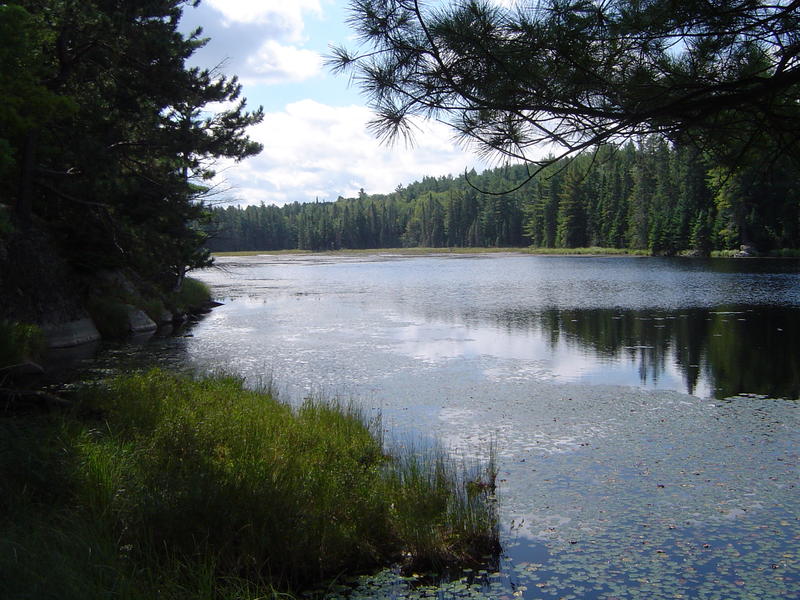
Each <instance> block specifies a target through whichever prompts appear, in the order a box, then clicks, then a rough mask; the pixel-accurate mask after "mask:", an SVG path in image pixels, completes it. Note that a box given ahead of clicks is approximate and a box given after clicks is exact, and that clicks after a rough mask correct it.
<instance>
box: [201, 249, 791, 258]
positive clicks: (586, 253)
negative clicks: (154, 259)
mask: <svg viewBox="0 0 800 600" xmlns="http://www.w3.org/2000/svg"><path fill="white" fill-rule="evenodd" d="M733 252H734V251H733V250H715V251H714V252H712V253H711V255H710V256H693V255H687V254H683V255H681V254H678V255H675V256H672V257H665V256H660V255H653V254H651V253H650V251H649V250H641V249H640V250H636V249H627V248H601V247H588V248H530V247H528V248H515V247H510V248H495V247H490V248H484V247H463V248H462V247H458V248H456V247H453V248H342V249H340V250H298V249H293V250H238V251H230V252H213V253H212V256H214V257H220V258H222V257H236V256H282V255H290V256H294V255H296V256H364V255H377V254H393V255H398V256H430V255H439V254H464V255H472V254H520V255H525V254H527V255H532V256H581V257H587V258H591V257H616V256H619V257H634V258H686V259H696V258H703V259H708V258H714V259H716V258H725V259H729V258H736V259H742V258H747V259H753V258H756V259H758V258H770V259H775V258H788V259H795V260H797V259H798V258H800V250H798V251H797V252H798V254H797V256H791V255H788V254H790V253H792V252H795V251H794V250H782V251H778V252H779V254H778V255H761V256H746V257H743V256H734V255H733V254H732V253H733Z"/></svg>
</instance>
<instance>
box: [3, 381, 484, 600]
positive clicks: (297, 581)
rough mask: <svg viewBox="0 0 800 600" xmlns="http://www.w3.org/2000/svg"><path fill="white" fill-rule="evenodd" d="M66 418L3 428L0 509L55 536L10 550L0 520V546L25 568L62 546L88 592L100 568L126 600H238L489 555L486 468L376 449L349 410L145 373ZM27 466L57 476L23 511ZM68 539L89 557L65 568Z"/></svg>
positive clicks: (29, 496) (369, 430)
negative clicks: (27, 459)
mask: <svg viewBox="0 0 800 600" xmlns="http://www.w3.org/2000/svg"><path fill="white" fill-rule="evenodd" d="M81 410H82V415H83V416H80V417H70V418H68V419H66V420H62V421H60V422H57V423H55V422H54V423H49V424H48V425H47V427H45V426H44V425H41V426H37V427H38V428H39V429H42V428H44V429H43V430H44V431H47V435H44V434H43V433H42V431H39V430H31V432H30V435H27V434H25V433H24V429H25V428H22V429H20V428H19V427H17V428H16V429H14V428H12V429H14V431H15V432H16V433H15V434H14V435H11V436H10V437H9V439H12V440H16V441H14V442H13V443H12V444H11V445H10V446H9V448H8V450H7V451H6V452H0V469H4V470H5V471H13V470H14V469H16V471H15V475H14V477H10V478H8V480H7V481H8V483H7V486H6V487H7V488H8V489H3V490H0V491H2V492H3V493H4V496H5V498H7V499H8V500H6V502H5V503H6V504H7V506H6V507H5V508H7V509H9V510H11V509H12V508H13V511H14V512H17V513H18V514H20V515H22V516H23V518H22V522H25V520H26V519H27V520H29V521H30V522H31V527H30V528H32V529H33V530H37V531H46V530H47V527H52V528H53V530H54V531H55V532H56V534H55V535H53V536H51V537H50V538H49V539H48V536H46V535H44V536H42V537H41V538H39V537H37V536H33V537H31V538H28V539H27V540H26V541H25V543H22V542H21V541H20V538H19V536H17V535H16V534H15V533H14V531H16V529H15V528H16V525H14V526H11V523H12V521H9V522H8V523H6V524H5V525H0V527H5V528H6V531H0V538H5V539H10V540H17V542H14V541H12V542H10V543H11V544H12V545H13V544H17V546H19V548H23V547H24V552H23V551H22V550H18V551H17V552H16V555H20V553H22V554H24V553H28V554H29V555H30V556H31V560H26V564H28V565H34V566H32V567H31V568H32V569H34V570H35V569H36V568H39V569H48V568H49V567H48V566H47V565H48V564H49V563H52V562H53V561H54V560H56V561H58V560H59V559H58V558H56V557H57V556H59V555H60V554H61V553H62V552H63V554H64V556H63V560H64V561H65V564H66V565H67V567H66V570H67V571H75V572H77V573H79V574H80V576H79V578H84V577H88V578H89V579H91V580H92V582H93V583H92V585H95V584H96V585H97V586H99V588H101V589H105V588H104V586H105V587H107V586H108V585H109V584H108V582H107V581H106V579H105V576H106V574H108V573H112V574H114V577H112V578H111V579H113V580H114V581H123V582H125V581H126V582H130V583H131V585H130V590H129V592H130V593H132V594H134V595H133V596H130V597H136V594H137V593H139V591H141V590H150V591H152V590H153V589H158V590H161V592H159V595H160V596H161V597H169V598H172V597H175V598H182V597H209V598H212V597H231V598H234V597H235V598H240V597H241V598H245V597H250V594H251V593H252V594H253V595H259V594H260V595H264V594H267V595H270V594H273V593H275V592H274V590H300V589H303V588H307V587H309V586H315V585H318V584H319V583H320V582H324V581H325V580H327V579H328V578H331V577H335V576H337V575H339V574H342V573H353V572H361V571H365V570H368V569H371V568H374V567H376V566H378V565H382V564H388V563H391V562H405V563H407V564H408V565H415V566H417V565H425V566H433V567H443V566H446V565H447V564H451V563H453V562H464V561H467V562H471V561H476V560H480V557H481V556H482V555H484V554H486V553H488V552H491V551H493V550H496V544H497V531H496V518H495V509H494V504H493V500H492V498H491V493H492V488H493V475H494V471H493V467H492V466H491V465H487V466H484V467H483V468H482V470H480V471H475V470H474V469H473V470H470V471H468V470H467V469H466V468H462V467H459V466H458V464H457V463H455V462H453V461H451V460H450V459H449V458H448V457H447V455H446V454H445V453H443V452H441V451H438V452H433V453H431V452H428V453H423V454H420V453H407V454H402V455H391V456H390V455H387V454H386V452H385V449H384V447H383V443H382V440H381V437H380V431H381V428H380V424H379V423H378V422H372V423H370V422H367V421H366V420H365V419H364V417H363V416H362V415H361V414H360V413H359V411H358V410H357V409H355V408H353V407H349V406H342V405H335V404H328V403H322V402H318V401H308V402H306V403H305V404H304V405H302V406H301V407H299V408H296V409H295V408H292V407H290V406H288V405H286V404H283V403H281V402H278V401H277V400H275V399H274V398H273V397H272V396H271V395H269V394H267V393H263V392H257V391H249V390H245V389H243V388H242V386H241V382H240V381H239V380H238V379H236V378H231V377H215V378H206V379H199V380H194V379H189V378H186V377H182V376H177V375H173V374H169V373H165V372H163V371H151V372H149V373H146V374H138V375H131V376H127V377H123V378H119V379H116V380H113V381H111V382H110V383H109V384H108V385H107V386H104V387H102V388H101V387H98V388H95V389H93V390H92V391H90V392H88V393H87V394H86V396H85V398H84V399H83V403H82V409H81ZM87 415H88V416H87ZM20 432H23V433H20ZM26 440H28V443H31V444H37V443H38V442H37V440H45V443H41V444H38V450H36V452H34V455H36V456H39V458H37V459H35V461H34V464H32V465H31V467H32V468H30V469H23V470H21V471H20V470H19V469H17V468H16V467H13V465H14V462H15V460H16V457H18V456H19V455H20V454H24V453H25V452H24V450H22V449H21V448H22V447H24V446H25V443H26ZM36 465H42V469H44V471H43V472H46V473H49V475H48V476H47V478H48V479H50V480H51V481H54V482H56V483H54V484H53V485H52V488H51V490H50V491H49V492H48V494H49V496H47V497H46V498H47V499H45V500H43V501H41V502H40V503H39V504H38V505H37V503H36V502H34V498H36V497H39V493H38V492H36V490H37V489H39V488H42V486H41V482H39V483H36V481H33V482H31V481H29V479H31V478H33V479H34V480H35V479H36V477H37V475H36V474H35V473H36V471H38V467H37V466H36ZM26 472H27V473H28V474H29V475H30V477H28V476H26ZM0 474H2V475H5V473H4V472H2V471H0ZM0 504H3V501H0ZM48 507H49V508H52V509H54V510H53V512H54V513H57V512H62V511H63V509H64V508H65V507H68V508H69V510H68V516H67V517H65V518H64V519H62V520H61V521H58V520H55V521H54V520H53V519H51V518H49V516H48V518H47V519H45V521H46V522H47V523H48V525H46V526H45V525H42V524H41V523H42V521H41V515H42V514H45V515H49V512H50V511H48V510H47V508H48ZM56 507H59V508H58V509H56ZM0 508H2V506H0ZM26 515H27V516H26ZM30 515H34V517H30ZM13 522H14V523H17V524H18V523H20V519H14V520H13ZM85 523H91V524H92V527H91V528H87V527H85V525H84V524H85ZM71 528H75V529H78V530H79V531H80V535H77V536H71V535H69V533H68V532H69V531H70V529H71ZM59 532H60V533H59ZM86 536H88V538H89V539H86V540H85V541H80V540H81V539H82V537H86ZM58 540H62V541H60V542H59V541H58ZM73 543H77V544H79V545H80V546H81V547H83V548H85V549H87V548H92V549H93V550H92V551H91V552H90V554H92V555H93V556H95V557H98V561H99V563H94V562H92V561H91V560H90V561H89V563H88V564H83V563H80V561H78V562H79V564H74V563H75V560H76V557H77V556H78V555H80V556H85V554H86V552H85V551H84V553H83V554H81V553H80V552H76V551H75V550H74V549H70V548H71V544H73ZM15 547H16V546H15ZM4 553H6V554H7V553H8V550H7V549H4ZM35 556H39V557H41V558H35ZM7 559H8V556H6V557H5V558H4V557H3V556H2V555H0V580H2V579H3V577H5V576H6V575H8V574H9V573H12V571H13V569H12V568H11V567H12V566H13V565H14V564H16V563H15V562H14V561H11V563H9V562H8V561H7ZM35 565H39V566H38V567H36V566H35ZM120 574H124V577H123V576H121V575H120ZM31 577H33V575H31ZM65 577H66V575H65ZM28 579H30V577H28ZM120 585H122V584H120ZM126 585H127V584H126ZM87 587H91V586H88V585H87ZM123 587H124V586H123ZM137 590H138V591H137ZM164 590H169V592H168V593H166V595H165V593H163V591H164ZM0 592H2V589H0ZM129 592H125V593H124V594H123V593H122V592H120V593H119V594H118V595H119V597H128V596H127V595H126V594H128V593H129ZM115 593H116V592H115ZM0 596H2V594H0ZM100 596H102V594H100V595H98V597H100ZM3 597H9V598H12V597H17V596H14V595H7V596H3ZM18 597H23V596H18ZM86 597H92V596H90V595H89V596H86ZM140 597H147V595H146V594H145V593H144V592H143V593H142V596H140Z"/></svg>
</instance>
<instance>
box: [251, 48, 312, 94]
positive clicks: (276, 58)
mask: <svg viewBox="0 0 800 600" xmlns="http://www.w3.org/2000/svg"><path fill="white" fill-rule="evenodd" d="M247 67H248V68H247V70H246V75H244V76H243V80H244V82H245V83H247V82H248V81H253V82H254V83H294V82H299V81H304V80H306V79H310V78H311V77H314V76H315V75H318V74H319V73H320V71H321V70H322V56H320V55H319V53H317V52H314V51H312V50H305V49H303V48H298V47H296V46H284V45H283V44H280V43H279V42H276V41H275V40H267V41H266V42H264V43H263V44H262V45H261V47H260V48H259V49H258V51H257V52H256V53H255V54H254V55H252V56H250V57H248V59H247Z"/></svg>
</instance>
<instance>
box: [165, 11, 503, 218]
mask: <svg viewBox="0 0 800 600" xmlns="http://www.w3.org/2000/svg"><path fill="white" fill-rule="evenodd" d="M496 1H498V2H501V3H502V2H503V0H496ZM347 5H348V1H347V0H204V1H203V2H202V3H201V4H200V5H199V6H198V7H197V8H191V7H190V6H187V7H186V8H185V9H184V16H183V21H182V24H181V28H182V30H184V31H190V30H192V29H194V28H195V27H197V26H201V27H202V28H203V35H204V36H205V37H208V38H210V41H209V42H208V44H207V45H206V46H205V47H204V48H202V49H200V50H198V51H197V53H196V54H195V55H194V56H193V57H192V60H191V62H190V64H191V65H192V66H201V67H209V68H210V67H215V66H218V65H219V66H221V69H222V71H223V72H224V73H225V74H227V75H237V76H238V77H239V80H240V82H241V83H242V84H243V96H245V97H246V98H247V101H248V108H251V109H254V108H257V107H258V106H263V108H264V120H263V122H262V123H260V124H259V125H256V126H254V127H252V128H250V129H249V135H250V137H251V139H254V140H256V141H258V142H260V143H261V144H263V145H264V150H263V152H262V153H261V154H260V155H258V156H256V157H252V158H249V159H246V160H245V161H242V162H240V163H232V162H228V163H223V164H221V165H220V168H219V169H218V171H219V173H220V177H221V178H224V182H221V185H220V187H221V189H223V190H225V191H223V192H222V193H221V194H220V195H219V196H218V197H217V198H216V199H215V201H225V202H228V203H231V204H239V205H245V204H260V203H261V202H263V203H265V204H277V205H283V204H286V203H288V202H295V201H297V202H309V201H311V202H313V201H315V200H319V201H329V200H336V199H337V198H338V197H339V196H343V197H353V196H356V195H358V192H359V190H361V189H363V190H364V191H366V192H367V193H369V194H377V193H388V192H392V191H394V190H395V189H396V188H397V187H398V186H399V185H407V184H409V183H412V182H413V181H417V180H420V179H422V177H424V176H426V175H427V176H437V177H438V176H441V175H448V174H453V175H458V174H460V173H463V172H464V170H465V169H471V168H476V169H477V170H478V171H481V170H483V169H485V168H486V167H487V166H488V165H486V164H485V163H482V162H481V161H480V159H479V158H478V157H477V156H474V155H472V154H470V153H469V152H468V151H467V150H466V149H464V148H460V147H459V146H458V144H457V143H456V142H455V140H454V137H453V132H452V131H451V130H450V129H449V128H448V127H446V126H445V125H443V124H441V123H436V122H423V121H420V123H419V127H420V129H419V131H418V133H417V135H416V139H415V144H414V146H413V147H407V146H405V145H404V144H403V143H402V142H399V143H397V144H395V145H394V146H387V145H385V144H381V143H380V142H379V141H378V140H377V139H375V137H374V136H373V135H372V134H371V133H370V132H369V131H368V130H367V127H366V124H367V122H368V121H369V120H370V119H371V118H372V113H371V112H370V110H369V109H368V108H367V107H366V104H365V99H364V98H363V97H362V96H361V95H360V93H359V90H358V88H357V87H356V86H355V85H352V86H351V85H350V82H349V79H348V77H347V75H333V74H332V73H331V72H330V71H329V70H328V69H327V67H325V65H324V64H323V63H324V60H325V56H326V55H328V54H329V53H330V47H331V46H332V45H344V46H347V47H353V46H354V42H353V32H352V30H351V29H350V28H349V27H348V26H347V24H346V19H347V16H348V10H347Z"/></svg>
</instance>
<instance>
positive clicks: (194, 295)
mask: <svg viewBox="0 0 800 600" xmlns="http://www.w3.org/2000/svg"><path fill="white" fill-rule="evenodd" d="M210 300H211V290H210V289H209V287H208V286H207V285H206V284H205V283H203V282H202V281H200V280H199V279H194V278H192V277H185V278H184V279H183V282H182V283H181V287H180V289H179V290H178V291H177V292H175V293H174V294H173V295H172V296H171V297H170V298H169V299H168V301H167V303H168V304H169V305H171V306H172V307H173V308H175V309H176V310H178V311H180V312H192V311H193V310H198V309H200V308H201V307H203V306H205V305H206V304H207V303H208V302H209V301H210Z"/></svg>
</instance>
